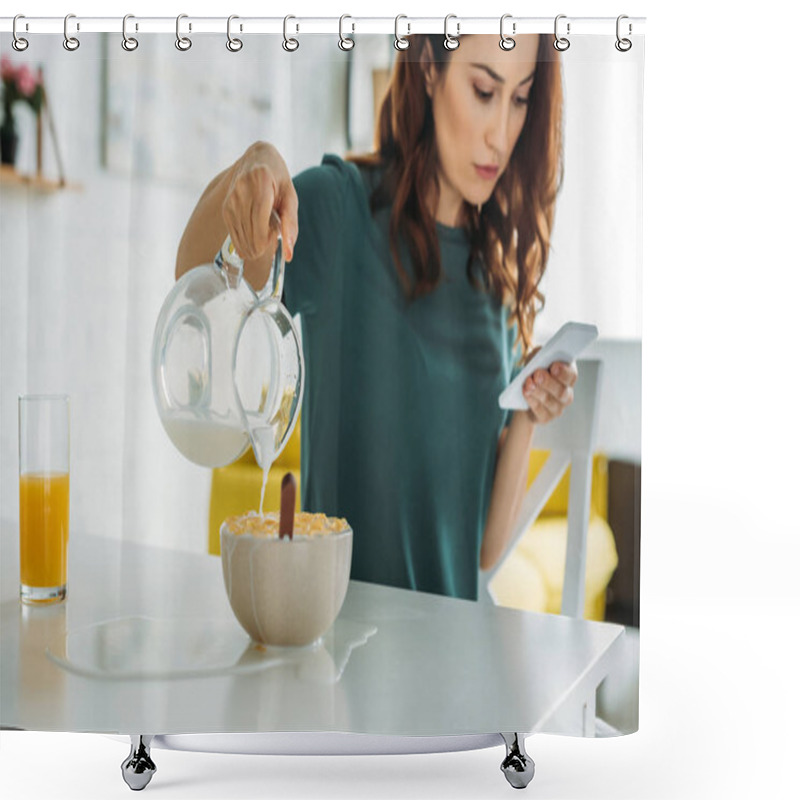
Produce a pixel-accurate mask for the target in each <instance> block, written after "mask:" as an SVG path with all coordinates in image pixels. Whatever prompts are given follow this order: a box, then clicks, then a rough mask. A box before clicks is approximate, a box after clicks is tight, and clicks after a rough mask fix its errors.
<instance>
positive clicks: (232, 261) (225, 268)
mask: <svg viewBox="0 0 800 800" xmlns="http://www.w3.org/2000/svg"><path fill="white" fill-rule="evenodd" d="M270 227H273V228H274V230H275V235H276V237H277V243H276V247H275V255H274V256H273V258H272V266H271V268H270V271H269V276H268V277H267V282H266V283H265V284H264V288H263V289H262V290H261V291H260V292H257V293H256V294H257V295H258V299H259V300H264V299H267V298H270V297H271V298H273V299H274V300H280V299H281V295H282V294H283V272H284V267H285V261H284V258H283V237H282V236H281V218H280V217H279V216H278V212H277V211H275V209H274V208H273V209H272V213H271V215H270ZM214 263H215V264H216V265H217V266H218V267H219V268H220V269H221V270H222V273H223V275H224V276H225V280H226V281H227V283H228V286H229V287H231V288H234V289H235V288H236V287H237V286H238V285H239V281H240V280H241V278H242V274H243V273H244V259H243V258H242V257H241V256H240V255H239V254H238V253H237V252H236V248H235V247H234V246H233V242H232V241H231V237H230V236H228V237H226V239H225V241H224V243H223V245H222V247H220V249H219V252H218V253H217V256H216V258H215V259H214Z"/></svg>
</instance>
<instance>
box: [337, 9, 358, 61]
mask: <svg viewBox="0 0 800 800" xmlns="http://www.w3.org/2000/svg"><path fill="white" fill-rule="evenodd" d="M346 19H353V18H352V17H351V16H350V15H349V14H342V16H341V17H339V49H340V50H344V51H345V52H346V51H348V50H352V49H353V48H354V47H355V44H356V43H355V41H354V40H353V39H350V38H349V37H347V36H345V35H344V31H343V30H342V28H343V25H344V21H345V20H346ZM355 31H356V24H355V22H354V23H353V24H352V32H353V33H355Z"/></svg>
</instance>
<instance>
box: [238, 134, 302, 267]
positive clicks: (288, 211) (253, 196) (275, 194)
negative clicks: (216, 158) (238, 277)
mask: <svg viewBox="0 0 800 800" xmlns="http://www.w3.org/2000/svg"><path fill="white" fill-rule="evenodd" d="M273 208H274V209H275V211H277V212H278V216H280V218H281V236H282V238H283V243H284V251H285V253H286V260H287V261H291V260H292V255H293V254H294V245H295V242H296V241H297V234H298V226H297V193H296V192H295V189H294V184H293V183H292V178H291V175H290V174H289V169H288V167H287V166H286V162H285V161H284V160H283V157H282V156H281V154H280V153H279V152H278V151H277V150H276V149H275V147H274V146H273V145H271V144H269V143H267V142H256V143H255V144H253V145H251V146H250V147H248V148H247V150H246V151H245V153H244V155H243V156H242V157H241V158H240V159H239V160H238V161H237V162H236V163H235V164H234V165H233V167H232V168H231V173H230V180H229V183H228V190H227V194H226V195H225V199H224V200H223V203H222V218H223V220H224V222H225V227H226V229H227V230H228V233H229V234H230V237H231V241H232V242H233V246H234V247H235V248H236V252H237V253H239V255H240V256H241V257H242V258H243V259H244V260H245V261H246V262H247V261H250V262H255V261H258V259H260V258H261V257H263V256H264V255H265V254H266V253H267V251H268V249H269V246H270V236H269V231H270V228H269V218H270V213H271V211H272V209H273Z"/></svg>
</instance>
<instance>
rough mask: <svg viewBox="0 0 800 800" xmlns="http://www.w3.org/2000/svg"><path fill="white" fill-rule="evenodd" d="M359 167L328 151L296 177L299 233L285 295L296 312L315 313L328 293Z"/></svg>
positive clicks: (286, 278) (287, 267) (285, 281)
mask: <svg viewBox="0 0 800 800" xmlns="http://www.w3.org/2000/svg"><path fill="white" fill-rule="evenodd" d="M355 170H356V168H355V167H354V166H353V165H352V164H348V163H346V162H344V161H343V160H342V159H341V158H339V157H338V156H335V155H325V157H324V158H323V159H322V163H321V164H320V165H319V166H316V167H309V168H308V169H306V170H304V171H303V172H301V173H300V174H298V175H297V176H296V177H295V178H294V186H295V190H296V191H297V199H298V209H297V216H298V220H297V221H298V235H297V242H296V243H295V248H294V257H293V258H292V261H291V262H290V263H289V264H287V265H286V277H285V280H284V292H285V293H284V301H285V303H286V307H287V308H288V309H289V311H290V312H291V313H292V314H298V313H299V314H313V313H315V312H316V310H317V309H318V307H319V305H320V301H321V300H322V299H323V298H325V297H326V296H327V294H328V292H327V291H326V286H327V284H328V283H329V281H330V278H331V271H332V269H335V268H336V265H337V264H338V262H339V257H340V254H341V249H342V243H343V240H344V230H343V228H344V226H345V224H346V218H347V214H348V213H349V212H348V208H349V206H350V205H351V203H350V198H351V197H352V186H353V179H354V171H355ZM355 176H356V177H357V171H356V172H355Z"/></svg>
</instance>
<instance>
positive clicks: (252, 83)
mask: <svg viewBox="0 0 800 800" xmlns="http://www.w3.org/2000/svg"><path fill="white" fill-rule="evenodd" d="M587 38H588V39H589V42H588V43H587V44H583V43H582V45H581V47H580V48H577V47H576V48H573V52H576V51H578V50H580V52H581V55H575V57H572V56H573V53H569V54H568V55H569V57H567V58H565V59H564V76H565V91H566V117H565V142H566V152H565V162H566V173H565V180H564V186H563V192H562V196H561V199H560V201H559V204H558V209H557V220H556V227H555V231H554V236H553V245H552V255H551V261H550V264H549V266H548V271H547V275H546V280H545V283H544V292H545V295H546V297H547V306H546V310H545V312H544V314H542V316H541V318H540V321H539V323H538V328H537V332H536V336H537V339H540V340H543V337H544V336H545V335H547V334H548V333H551V332H553V331H554V330H555V329H556V328H557V327H558V326H559V325H560V324H561V323H562V322H564V321H566V320H568V319H576V320H581V321H585V322H594V323H595V324H597V326H598V328H599V329H600V335H601V337H603V338H607V339H611V340H615V341H618V340H626V341H629V342H634V343H635V342H637V341H638V340H639V339H640V337H641V301H640V297H641V287H640V281H639V277H638V275H639V273H638V265H639V263H640V248H641V243H640V241H639V236H638V231H639V230H640V228H641V226H640V224H639V219H638V214H639V213H640V212H639V209H640V208H641V205H640V202H639V199H640V198H639V192H640V186H641V176H640V164H641V146H642V143H641V139H640V129H641V128H640V124H639V118H640V114H641V108H638V107H630V105H628V98H631V97H637V98H638V97H640V96H641V92H640V91H639V89H638V87H636V88H635V90H633V88H634V86H633V84H635V82H636V81H639V80H640V79H641V65H640V59H641V58H643V53H641V52H640V53H637V52H632V53H627V54H617V53H616V52H615V51H614V47H613V41H614V40H613V37H605V36H596V37H587ZM62 41H63V40H62V37H61V36H60V35H39V36H37V37H36V46H35V47H31V48H29V51H27V52H25V53H15V52H13V51H11V50H10V48H7V49H4V51H3V52H4V54H5V53H7V54H8V55H9V56H10V57H12V58H13V60H14V61H15V62H16V63H24V62H27V63H29V64H30V65H31V66H36V65H38V64H43V65H44V79H45V82H46V87H47V92H48V97H49V102H50V110H51V112H52V117H53V120H54V123H55V129H56V131H57V140H58V145H59V148H60V151H61V155H62V158H63V162H64V165H65V170H66V177H67V181H68V184H69V185H68V186H67V188H65V189H61V190H59V191H56V192H51V193H43V192H39V191H37V190H36V189H34V188H26V187H24V186H18V185H7V184H5V183H4V184H2V186H0V210H1V211H2V215H1V218H0V263H1V264H2V269H1V270H0V312H1V313H0V368H1V371H2V385H1V386H0V414H1V415H2V419H1V427H0V449H1V450H2V489H1V490H0V492H1V494H0V502H1V503H2V510H1V513H2V517H3V518H4V519H5V520H13V521H14V523H16V520H17V518H18V496H17V458H16V450H17V397H18V395H20V394H23V393H37V392H66V393H68V394H69V395H70V397H71V409H72V428H71V446H72V476H71V480H72V493H71V496H72V509H71V526H72V531H73V532H74V533H75V534H77V533H79V532H81V531H85V532H87V533H94V534H102V535H106V536H111V537H118V538H130V539H132V540H136V541H139V542H142V543H147V544H155V545H161V546H165V547H173V548H181V549H189V550H195V551H198V552H200V551H204V550H205V547H206V524H207V514H208V489H209V471H208V470H205V469H203V468H200V467H197V466H195V465H193V464H191V463H189V462H188V461H186V460H185V459H184V458H183V457H182V456H181V455H180V454H179V453H178V452H177V451H176V450H175V449H174V448H173V447H172V445H171V443H170V442H169V440H168V439H167V437H166V435H165V434H164V432H163V430H162V428H161V424H160V422H159V419H158V416H157V412H156V409H155V405H154V402H153V395H152V388H151V383H150V347H151V339H152V332H153V327H154V325H155V320H156V317H157V314H158V311H159V308H160V306H161V303H162V301H163V299H164V297H165V296H166V294H167V292H168V291H169V289H170V286H171V285H172V282H173V280H174V277H173V276H174V262H175V254H176V250H177V246H178V242H179V240H180V236H181V233H182V231H183V228H184V225H185V223H186V221H187V219H188V217H189V215H190V213H191V211H192V208H193V207H194V205H195V203H196V201H197V199H198V197H199V195H200V193H201V191H202V189H203V187H204V186H205V185H206V184H207V183H208V181H209V180H210V179H211V178H212V177H213V176H214V175H215V174H217V173H218V172H219V171H220V170H221V169H223V168H224V167H226V166H228V165H229V164H230V163H232V162H233V161H234V160H235V159H236V158H237V157H238V156H239V155H240V154H241V153H242V152H243V151H244V149H245V148H246V147H247V146H248V145H249V144H250V143H251V142H253V141H254V140H256V139H267V140H270V141H273V142H275V143H276V144H277V145H278V147H279V149H280V150H281V152H282V153H283V154H284V155H285V157H286V158H287V160H288V162H289V166H290V169H291V170H292V172H297V171H299V170H300V169H302V168H304V167H306V166H309V165H311V164H314V163H318V162H319V160H320V158H321V156H322V154H323V153H325V152H335V153H340V154H341V153H344V152H346V151H347V149H348V146H352V147H353V148H357V147H358V148H360V147H362V146H363V144H364V143H365V142H369V141H371V127H372V119H371V117H372V113H373V109H372V107H371V106H369V103H368V102H367V104H366V106H365V103H364V100H363V96H364V92H363V91H361V90H359V92H358V96H359V98H361V99H360V100H359V106H358V107H357V108H356V107H352V106H351V107H349V108H348V102H347V101H348V97H349V89H350V87H353V86H361V87H363V86H365V85H366V83H367V82H368V81H369V80H371V79H372V78H373V77H374V76H375V75H377V74H379V73H380V70H386V69H388V68H389V67H390V66H391V58H392V54H393V50H392V48H391V38H388V37H387V40H386V42H387V47H386V48H383V47H374V48H372V49H371V51H370V52H369V53H367V55H365V56H363V57H361V58H360V59H354V60H353V63H352V65H351V66H350V67H349V68H348V66H347V63H348V62H347V60H346V59H345V58H343V57H341V54H340V53H339V52H338V49H337V47H336V41H337V39H336V37H335V36H333V37H331V36H314V37H307V39H305V40H304V41H303V46H302V47H301V48H300V49H299V50H298V51H297V52H295V53H292V54H291V55H290V54H287V53H285V52H284V51H283V50H282V49H281V48H280V47H279V46H277V45H276V42H275V40H274V39H273V38H271V37H250V38H249V39H248V41H247V46H246V47H245V48H244V49H243V51H242V52H241V53H239V54H237V55H236V56H235V57H233V56H230V57H225V56H227V55H229V54H227V53H226V52H225V50H224V39H221V38H218V37H210V38H207V39H205V38H197V40H196V41H195V42H194V45H193V47H192V49H191V50H190V51H188V52H186V53H181V52H178V51H177V50H176V49H175V47H174V36H172V35H167V34H163V35H148V37H147V48H146V49H147V54H146V55H145V53H144V52H143V50H144V48H140V49H139V52H133V53H126V52H124V51H123V50H122V49H121V48H120V47H119V41H118V37H111V40H110V41H109V40H106V39H105V38H104V37H99V36H98V37H94V36H93V37H84V40H83V41H82V42H81V48H80V51H79V52H78V53H69V52H66V51H64V49H63V48H62ZM220 50H221V52H218V51H220ZM356 50H357V51H358V48H356ZM609 51H611V55H609ZM593 54H596V58H595V56H594V55H593ZM323 65H324V67H325V69H324V70H323V69H322V68H321V67H322V66H323ZM297 98H302V102H296V99H297ZM20 121H21V137H20V138H21V140H22V142H23V146H22V152H21V153H20V156H19V167H20V169H21V170H27V171H30V169H31V168H32V166H33V163H34V152H33V145H32V144H31V143H32V142H33V141H34V138H33V136H32V135H31V133H32V125H33V121H32V118H21V120H20ZM156 145H158V146H156ZM600 153H602V156H601V157H598V154H600ZM44 156H45V158H44V166H45V172H48V171H49V172H50V173H51V174H52V173H53V172H54V171H55V169H56V158H55V150H54V147H53V142H52V138H48V139H47V143H46V146H45V153H44ZM575 230H580V231H581V235H580V236H573V235H571V234H570V231H575ZM637 366H638V365H637ZM626 369H627V366H626ZM637 402H638V398H637ZM637 430H638V428H637Z"/></svg>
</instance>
